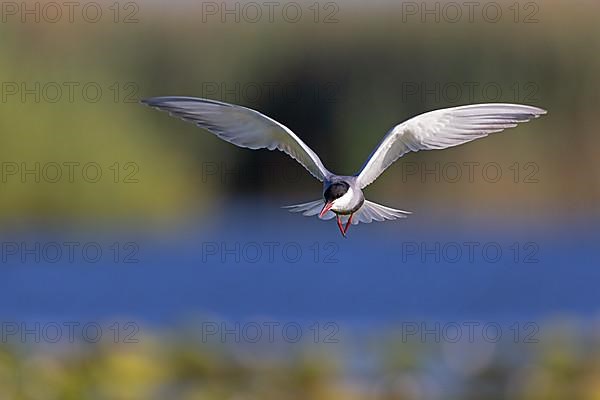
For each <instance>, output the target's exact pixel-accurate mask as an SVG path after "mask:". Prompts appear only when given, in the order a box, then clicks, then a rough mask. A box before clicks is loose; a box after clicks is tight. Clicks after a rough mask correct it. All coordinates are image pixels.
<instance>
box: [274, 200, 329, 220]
mask: <svg viewBox="0 0 600 400" xmlns="http://www.w3.org/2000/svg"><path fill="white" fill-rule="evenodd" d="M324 205H325V201H324V200H323V199H319V200H315V201H309V202H308V203H302V204H294V205H291V206H283V208H287V209H288V210H289V211H290V212H293V213H299V212H301V213H302V215H304V216H306V217H312V216H313V215H319V213H320V212H321V210H322V209H323V206H324ZM334 217H335V214H334V213H333V212H332V211H327V212H326V213H325V215H323V217H319V218H321V219H331V218H334Z"/></svg>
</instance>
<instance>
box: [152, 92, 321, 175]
mask: <svg viewBox="0 0 600 400" xmlns="http://www.w3.org/2000/svg"><path fill="white" fill-rule="evenodd" d="M142 103H144V104H147V105H149V106H150V107H155V108H157V109H159V110H163V111H168V112H169V114H170V115H172V116H175V117H179V118H181V119H183V120H185V121H189V122H193V123H194V124H196V125H198V126H199V127H201V128H204V129H206V130H208V131H210V132H212V133H214V134H215V135H217V136H218V137H220V138H221V139H223V140H226V141H228V142H229V143H233V144H235V145H236V146H240V147H246V148H249V149H269V150H275V149H278V150H281V151H283V152H284V153H287V154H288V155H289V156H290V157H292V158H293V159H295V160H296V161H298V162H299V163H300V164H302V166H303V167H304V168H306V169H307V170H308V172H310V173H311V174H312V175H313V176H314V177H315V178H317V179H318V180H320V181H323V180H324V179H327V177H328V176H329V175H331V173H330V172H329V171H328V170H327V169H326V168H325V166H324V165H323V163H322V162H321V160H320V159H319V157H318V156H317V155H316V154H315V152H314V151H312V150H311V148H310V147H308V146H307V145H306V144H305V143H304V142H303V141H302V140H300V138H298V136H296V135H295V134H294V132H292V131H291V130H289V129H288V128H287V127H285V126H284V125H282V124H280V123H279V122H277V121H274V120H272V119H271V118H269V117H267V116H266V115H263V114H261V113H259V112H258V111H254V110H252V109H249V108H246V107H242V106H237V105H233V104H228V103H223V102H220V101H215V100H209V99H200V98H195V97H153V98H149V99H145V100H142Z"/></svg>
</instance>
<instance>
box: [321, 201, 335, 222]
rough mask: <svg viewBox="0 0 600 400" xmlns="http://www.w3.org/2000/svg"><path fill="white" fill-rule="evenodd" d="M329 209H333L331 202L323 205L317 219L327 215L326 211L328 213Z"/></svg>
mask: <svg viewBox="0 0 600 400" xmlns="http://www.w3.org/2000/svg"><path fill="white" fill-rule="evenodd" d="M331 207H333V201H330V202H327V203H325V205H324V206H323V209H322V210H321V213H320V214H319V218H323V215H325V214H327V211H329V210H330V209H331Z"/></svg>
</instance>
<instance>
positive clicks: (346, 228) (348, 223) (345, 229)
mask: <svg viewBox="0 0 600 400" xmlns="http://www.w3.org/2000/svg"><path fill="white" fill-rule="evenodd" d="M353 216H354V214H350V218H348V222H346V226H345V227H344V236H346V232H348V229H350V224H352V217H353Z"/></svg>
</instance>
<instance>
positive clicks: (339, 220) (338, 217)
mask: <svg viewBox="0 0 600 400" xmlns="http://www.w3.org/2000/svg"><path fill="white" fill-rule="evenodd" d="M335 217H336V218H337V224H338V228H340V233H341V234H342V236H343V237H346V231H345V230H344V227H343V226H342V220H341V219H340V216H339V215H336V216H335Z"/></svg>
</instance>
